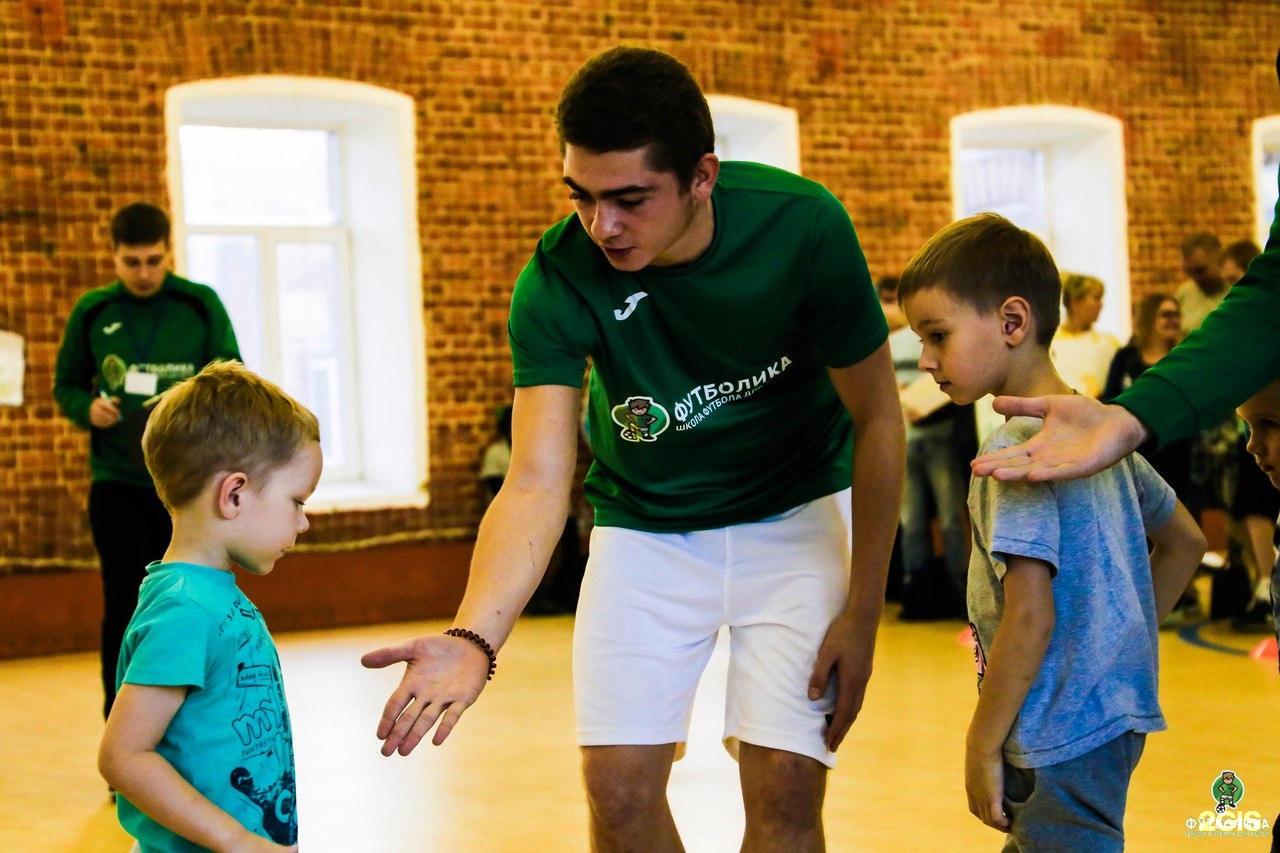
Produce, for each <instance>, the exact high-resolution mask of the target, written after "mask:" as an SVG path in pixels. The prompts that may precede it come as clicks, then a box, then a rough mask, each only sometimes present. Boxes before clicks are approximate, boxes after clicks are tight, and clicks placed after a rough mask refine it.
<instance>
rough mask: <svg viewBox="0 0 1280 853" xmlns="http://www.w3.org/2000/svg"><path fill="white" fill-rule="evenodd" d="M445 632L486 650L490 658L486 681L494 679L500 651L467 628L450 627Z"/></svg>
mask: <svg viewBox="0 0 1280 853" xmlns="http://www.w3.org/2000/svg"><path fill="white" fill-rule="evenodd" d="M445 634H447V635H448V636H450V637H461V638H462V639H464V640H468V641H470V642H472V643H475V644H476V645H477V646H478V647H479V648H480V651H482V652H484V653H485V654H486V655H487V656H488V658H489V675H488V676H487V677H486V678H485V681H492V680H493V674H494V673H495V672H497V671H498V653H497V652H495V651H494V650H493V646H491V645H489V643H488V641H487V640H485V638H484V637H481V636H480V635H479V634H477V633H476V632H475V631H468V630H467V629H466V628H450V629H449V630H448V631H445Z"/></svg>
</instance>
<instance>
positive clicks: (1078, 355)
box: [1049, 273, 1120, 397]
mask: <svg viewBox="0 0 1280 853" xmlns="http://www.w3.org/2000/svg"><path fill="white" fill-rule="evenodd" d="M1103 291H1104V288H1103V284H1102V281H1101V280H1100V279H1098V278H1095V277H1094V276H1091V275H1080V274H1079V273H1063V274H1062V307H1063V308H1064V309H1065V311H1066V317H1065V318H1064V319H1063V321H1062V325H1060V326H1059V327H1058V332H1057V334H1056V335H1054V336H1053V343H1052V344H1050V345H1049V357H1050V358H1052V359H1053V366H1054V367H1055V368H1057V370H1058V374H1059V375H1060V376H1062V378H1063V380H1064V381H1065V382H1066V383H1067V384H1068V385H1069V386H1071V387H1072V388H1073V389H1075V390H1076V391H1078V392H1080V393H1081V394H1085V395H1087V396H1089V397H1100V396H1102V388H1103V386H1104V385H1105V384H1106V381H1107V371H1108V370H1110V368H1111V360H1112V359H1113V358H1114V357H1115V354H1116V350H1118V349H1120V342H1119V341H1117V340H1116V339H1115V338H1114V337H1113V336H1111V335H1109V334H1107V333H1106V332H1103V331H1101V330H1099V329H1095V328H1094V324H1095V323H1097V322H1098V315H1099V314H1101V313H1102V296H1103Z"/></svg>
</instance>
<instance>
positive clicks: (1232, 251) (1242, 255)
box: [1222, 238, 1262, 270]
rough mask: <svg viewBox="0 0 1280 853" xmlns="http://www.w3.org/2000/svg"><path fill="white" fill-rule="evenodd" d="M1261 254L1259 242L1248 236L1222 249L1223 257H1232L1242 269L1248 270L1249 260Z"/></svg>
mask: <svg viewBox="0 0 1280 853" xmlns="http://www.w3.org/2000/svg"><path fill="white" fill-rule="evenodd" d="M1261 254H1262V250H1261V249H1259V248H1258V244H1257V243H1255V242H1253V241H1252V240H1250V239H1248V238H1245V239H1244V240H1237V241H1235V242H1234V243H1232V244H1231V245H1230V246H1227V248H1225V249H1223V250H1222V257H1224V258H1230V259H1231V260H1232V262H1233V263H1235V265H1236V266H1237V267H1239V268H1240V269H1242V270H1247V269H1248V268H1249V262H1250V261H1252V260H1253V259H1254V258H1256V257H1258V255H1261Z"/></svg>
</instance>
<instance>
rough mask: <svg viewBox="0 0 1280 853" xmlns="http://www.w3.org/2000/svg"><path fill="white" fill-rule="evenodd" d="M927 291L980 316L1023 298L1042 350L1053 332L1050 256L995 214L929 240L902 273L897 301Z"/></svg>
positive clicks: (1058, 283) (1054, 276) (1054, 271)
mask: <svg viewBox="0 0 1280 853" xmlns="http://www.w3.org/2000/svg"><path fill="white" fill-rule="evenodd" d="M930 287H937V288H941V289H942V291H943V292H945V293H946V294H948V295H949V296H950V297H951V298H953V299H955V300H956V301H958V302H963V303H964V304H966V305H969V306H972V307H973V308H974V309H976V310H977V311H982V312H985V311H995V310H996V309H998V308H999V307H1000V306H1001V305H1003V304H1004V301H1005V300H1006V299H1009V298H1011V297H1014V296H1020V297H1022V298H1023V299H1025V300H1027V303H1028V304H1029V305H1030V306H1031V317H1032V319H1033V320H1034V321H1035V324H1036V343H1038V344H1040V345H1041V346H1046V347H1047V346H1048V345H1049V343H1050V342H1051V341H1052V340H1053V335H1054V333H1055V332H1056V331H1057V330H1058V320H1059V319H1060V317H1061V314H1060V312H1059V309H1058V300H1059V298H1061V295H1062V279H1061V278H1060V277H1059V275H1058V267H1057V265H1056V264H1055V263H1054V262H1053V256H1052V255H1050V254H1049V250H1048V249H1047V248H1045V245H1044V243H1042V242H1040V238H1038V237H1036V235H1034V234H1032V233H1031V232H1030V231H1024V230H1022V229H1021V228H1019V227H1018V226H1016V225H1014V224H1013V223H1012V222H1010V221H1009V220H1007V219H1005V218H1004V217H1003V216H999V215H997V214H995V213H979V214H978V215H977V216H970V217H969V218H968V219H961V220H960V221H959V222H953V223H951V224H950V225H948V226H947V227H946V228H943V229H942V230H941V231H939V232H938V233H937V234H934V235H933V237H931V238H929V242H928V243H925V244H924V248H922V249H921V250H920V251H919V252H917V253H916V256H915V257H914V258H912V259H911V261H910V262H909V263H908V264H907V268H906V269H905V270H903V271H902V276H901V278H900V280H899V281H898V301H899V302H905V301H906V300H907V298H908V297H909V296H911V295H912V294H914V293H916V292H917V291H921V290H926V289H928V288H930Z"/></svg>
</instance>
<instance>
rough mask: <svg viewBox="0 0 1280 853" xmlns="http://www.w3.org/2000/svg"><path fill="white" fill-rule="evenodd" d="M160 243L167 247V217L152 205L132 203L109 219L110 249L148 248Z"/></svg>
mask: <svg viewBox="0 0 1280 853" xmlns="http://www.w3.org/2000/svg"><path fill="white" fill-rule="evenodd" d="M160 242H163V243H164V244H165V245H166V246H167V245H169V217H168V216H167V215H166V214H165V212H164V211H163V210H161V209H160V208H158V207H156V206H155V205H154V204H147V203H146V202H141V201H139V202H134V203H133V204H130V205H126V206H124V207H122V208H120V209H119V210H118V211H116V215H115V216H113V217H111V245H112V247H116V246H150V245H151V244H152V243H160Z"/></svg>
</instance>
